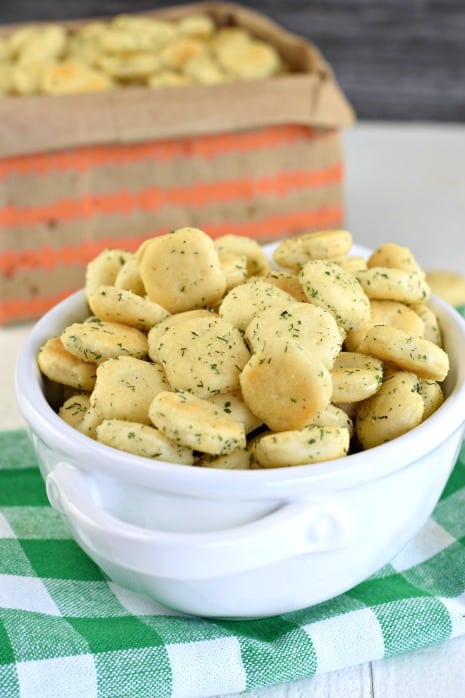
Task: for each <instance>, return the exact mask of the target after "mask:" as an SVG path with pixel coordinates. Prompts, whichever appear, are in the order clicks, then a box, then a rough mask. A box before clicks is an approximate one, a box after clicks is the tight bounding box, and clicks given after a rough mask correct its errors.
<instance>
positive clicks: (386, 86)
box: [0, 0, 465, 122]
mask: <svg viewBox="0 0 465 698" xmlns="http://www.w3.org/2000/svg"><path fill="white" fill-rule="evenodd" d="M173 4H180V3H176V2H172V1H171V2H156V0H132V1H131V0H61V2H58V0H0V23H2V24H5V23H10V22H24V21H26V22H27V21H34V20H55V19H56V20H59V19H66V18H78V17H93V16H105V15H112V14H115V13H118V12H129V11H143V10H147V9H154V8H157V7H162V6H166V5H173ZM242 4H245V5H249V6H250V7H253V8H254V9H257V10H260V11H262V12H264V13H266V14H267V15H269V16H270V17H272V18H274V19H275V20H277V21H278V22H279V23H280V24H282V25H283V26H284V27H286V28H287V29H289V30H291V31H295V32H297V33H299V34H302V35H304V36H306V37H308V38H309V39H311V40H312V41H313V42H314V43H315V44H316V45H317V46H318V47H319V48H320V50H321V51H322V52H323V54H324V55H325V57H326V58H327V60H328V61H329V62H330V63H331V64H332V66H333V68H334V70H335V73H336V76H337V78H338V80H339V82H340V84H341V86H342V88H343V89H344V91H345V93H346V94H347V96H348V97H349V99H350V100H351V102H352V104H353V106H354V107H355V109H356V111H357V114H358V117H359V118H361V119H375V120H401V121H405V120H408V121H413V120H417V121H448V122H461V121H465V1H464V0H318V1H315V2H312V1H311V0H310V1H309V0H268V1H267V0H261V1H259V2H247V0H245V2H243V3H242Z"/></svg>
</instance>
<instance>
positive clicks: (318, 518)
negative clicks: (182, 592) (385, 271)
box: [46, 463, 351, 580]
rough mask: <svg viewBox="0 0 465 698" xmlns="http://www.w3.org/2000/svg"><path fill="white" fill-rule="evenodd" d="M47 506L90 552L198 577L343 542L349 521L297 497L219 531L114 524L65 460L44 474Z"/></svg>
mask: <svg viewBox="0 0 465 698" xmlns="http://www.w3.org/2000/svg"><path fill="white" fill-rule="evenodd" d="M46 486H47V494H48V497H49V500H50V503H51V504H52V506H53V507H54V508H55V509H57V510H58V511H59V512H60V513H61V514H63V515H64V516H65V517H66V519H67V521H68V524H69V525H70V527H71V530H72V532H73V534H74V537H75V539H76V540H77V542H78V543H79V544H80V545H81V547H83V549H84V550H85V551H86V552H87V553H88V554H89V555H90V556H91V557H92V556H93V555H94V556H97V558H98V559H104V560H109V561H112V560H114V561H118V564H120V565H124V566H125V567H127V568H129V569H132V570H135V571H139V572H143V573H145V574H151V575H154V576H158V577H168V578H172V579H184V580H186V579H191V580H194V579H204V578H213V577H222V576H224V575H229V574H238V573H241V572H246V571H248V570H252V569H255V568H258V567H262V566H264V565H270V564H272V563H275V562H280V561H282V560H285V559H287V558H290V557H294V556H296V555H303V554H306V553H317V552H326V551H329V550H335V549H338V548H341V547H343V546H345V545H346V544H347V542H348V539H349V537H350V528H351V526H350V522H349V520H348V517H347V514H346V512H345V510H344V509H343V508H342V506H341V504H340V502H338V501H337V500H335V499H332V500H327V501H324V502H323V503H321V502H318V503H316V502H314V501H310V500H299V501H297V502H289V503H286V504H284V505H281V506H279V508H278V509H276V510H275V511H273V512H272V513H270V514H267V515H266V516H264V517H263V518H261V519H258V520H256V521H253V522H251V523H247V524H243V525H240V526H236V527H234V528H230V529H227V530H221V531H212V532H206V533H203V532H202V533H178V532H169V531H159V530H154V529H149V528H144V527H142V526H135V525H133V524H130V523H127V522H125V521H122V520H120V519H118V518H116V517H115V516H113V515H112V514H109V513H108V512H107V511H106V510H105V509H104V508H102V507H101V506H100V504H98V503H97V501H96V498H95V497H94V496H92V478H91V477H90V476H89V475H87V474H85V473H84V472H83V471H81V470H80V469H79V468H76V467H74V466H72V465H70V464H67V463H60V464H59V465H57V466H56V467H55V468H54V470H53V472H51V473H50V474H49V475H48V476H47V482H46Z"/></svg>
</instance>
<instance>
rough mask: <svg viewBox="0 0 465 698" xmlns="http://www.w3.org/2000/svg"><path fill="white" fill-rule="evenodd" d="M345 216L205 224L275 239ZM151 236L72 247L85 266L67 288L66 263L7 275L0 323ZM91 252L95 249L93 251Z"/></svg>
mask: <svg viewBox="0 0 465 698" xmlns="http://www.w3.org/2000/svg"><path fill="white" fill-rule="evenodd" d="M342 218H343V210H342V209H341V208H334V209H330V208H329V207H324V208H322V209H321V210H318V211H316V212H314V211H304V212H297V213H294V214H288V215H287V216H274V217H271V218H269V219H265V220H263V221H258V222H255V223H254V224H250V223H245V224H242V225H238V224H229V223H222V224H217V225H215V224H213V225H208V224H207V225H205V226H204V230H205V231H206V232H207V233H209V234H210V235H212V237H215V236H218V235H226V234H243V235H247V236H250V237H254V236H255V237H256V238H259V237H260V236H263V237H265V238H266V239H267V240H270V239H272V237H273V232H274V231H275V230H276V229H277V232H276V234H275V238H278V237H281V235H282V231H283V228H284V227H285V225H287V229H288V230H291V231H292V228H293V226H296V227H297V228H298V229H301V228H302V227H305V226H308V227H313V228H315V227H320V228H331V227H337V226H338V225H340V224H341V221H342ZM160 232H168V230H165V231H157V233H160ZM147 237H150V235H147V236H144V237H142V238H140V239H138V238H133V237H131V238H130V239H126V240H125V239H118V238H111V239H106V240H101V241H99V242H95V244H94V245H93V246H92V248H91V249H90V248H89V246H86V248H85V253H84V254H83V255H82V256H81V252H80V249H79V246H78V247H77V248H76V249H75V250H72V251H68V252H69V253H70V254H71V255H72V256H73V257H74V258H77V259H78V261H81V263H82V266H81V267H80V270H81V283H79V284H76V285H75V286H74V287H72V288H67V289H66V290H65V291H62V290H59V291H56V292H54V289H53V285H54V282H55V281H57V279H58V281H57V285H58V286H59V288H60V289H62V288H63V281H64V280H63V276H64V275H67V274H66V270H67V267H66V266H55V267H53V268H52V269H46V270H44V269H35V270H34V271H31V270H28V269H26V270H23V271H22V272H20V273H17V274H15V276H12V277H10V278H9V281H10V283H8V279H3V283H1V282H0V288H1V286H2V285H4V286H5V285H8V286H9V288H8V291H9V293H8V297H6V294H5V293H3V292H0V324H5V323H8V322H12V321H19V320H28V319H32V318H35V317H37V316H38V315H40V314H42V313H43V312H45V311H46V310H48V309H49V308H51V307H52V306H53V305H54V304H55V303H56V302H57V300H56V299H57V298H58V299H62V298H64V297H66V296H67V295H69V294H70V293H72V292H73V291H75V290H77V288H79V287H80V286H81V285H82V283H83V279H84V265H85V264H86V262H87V261H90V259H92V258H93V257H94V256H95V255H96V254H98V253H99V252H101V251H102V250H104V249H106V248H107V247H117V248H123V249H127V250H129V251H135V249H137V247H138V245H139V244H140V243H141V242H143V241H144V240H145V239H147ZM90 252H92V253H91V254H90ZM46 255H47V256H50V250H47V251H46ZM51 261H54V260H53V257H52V258H51ZM35 275H36V277H35ZM55 277H57V278H55ZM68 281H69V280H68ZM31 286H34V288H35V289H36V292H37V294H40V295H31V294H30V287H31ZM42 286H46V287H47V288H48V289H50V288H51V290H49V291H48V294H49V295H45V292H43V293H42V292H41V288H42ZM24 293H26V296H23V294H24ZM13 294H14V295H13ZM47 298H48V300H47Z"/></svg>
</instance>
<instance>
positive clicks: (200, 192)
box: [0, 164, 342, 228]
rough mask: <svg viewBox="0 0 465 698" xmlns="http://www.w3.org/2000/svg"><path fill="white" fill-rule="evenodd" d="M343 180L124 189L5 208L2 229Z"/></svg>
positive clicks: (280, 177) (303, 177)
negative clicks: (27, 206) (162, 188)
mask: <svg viewBox="0 0 465 698" xmlns="http://www.w3.org/2000/svg"><path fill="white" fill-rule="evenodd" d="M341 179H342V165H341V164H338V165H336V166H334V167H330V168H327V169H326V170H317V171H315V170H312V171H300V172H280V173H277V174H274V175H272V176H271V177H264V178H262V179H260V180H251V179H242V180H230V181H222V182H221V181H220V182H215V183H210V184H207V183H204V182H199V183H197V184H194V185H192V186H190V187H172V188H170V189H166V190H164V191H160V189H159V187H149V188H147V189H144V190H142V191H137V192H130V191H128V190H127V189H126V190H125V189H122V190H120V191H118V192H114V193H112V194H103V195H101V196H93V195H90V194H88V195H87V194H86V195H83V196H81V197H80V198H79V199H76V200H72V199H62V200H61V201H56V202H54V203H52V204H49V205H48V206H42V207H36V206H30V207H29V208H27V209H24V208H16V207H15V206H5V207H4V208H3V209H0V225H4V226H7V227H9V228H13V227H14V226H19V225H31V226H32V225H35V224H36V223H39V222H41V221H44V220H48V219H50V218H53V219H55V220H61V221H67V220H71V219H73V218H76V217H79V218H83V219H85V220H87V219H89V218H93V217H94V216H96V215H97V214H99V213H105V214H111V213H119V214H121V215H127V214H128V213H130V212H131V211H132V210H134V209H142V210H146V211H157V210H158V209H159V208H160V207H162V206H170V205H171V206H182V207H183V206H192V207H203V206H205V205H206V204H207V203H208V202H209V201H223V202H225V201H234V200H236V199H239V200H248V201H253V200H254V199H255V198H256V197H257V196H269V195H275V196H281V197H284V196H286V194H287V193H288V192H291V191H294V190H295V189H306V188H312V187H318V186H322V185H328V184H334V183H335V182H339V181H341Z"/></svg>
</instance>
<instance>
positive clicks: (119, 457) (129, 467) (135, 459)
mask: <svg viewBox="0 0 465 698" xmlns="http://www.w3.org/2000/svg"><path fill="white" fill-rule="evenodd" d="M273 246H274V245H273ZM273 246H270V247H273ZM359 249H361V248H360V247H359V246H358V247H357V250H359ZM362 249H363V248H362ZM431 307H432V308H433V309H434V310H435V312H437V313H438V314H439V315H440V319H441V324H442V326H443V329H445V330H446V332H445V334H446V336H447V340H448V341H447V343H448V344H451V345H454V349H453V352H454V353H455V355H456V357H457V358H456V361H455V365H454V366H453V368H452V369H451V370H453V371H454V373H455V376H453V377H452V378H451V379H452V380H454V386H453V388H452V390H451V392H450V394H449V395H448V397H447V398H446V400H445V401H444V403H443V405H441V407H439V409H438V410H436V411H435V412H434V413H433V414H432V415H431V416H430V417H428V418H427V419H426V420H425V421H424V422H422V423H421V424H419V425H418V426H417V427H415V428H414V429H412V430H411V431H410V432H407V433H406V434H404V435H402V436H399V437H397V438H396V439H393V440H392V441H390V442H388V443H385V444H382V445H380V446H376V447H374V448H371V449H367V450H366V451H361V452H358V453H354V454H351V455H348V456H345V457H344V458H339V459H334V460H331V461H325V462H322V463H317V464H307V465H296V466H288V467H280V468H269V469H262V470H246V471H244V470H227V469H215V468H196V467H192V466H186V465H181V464H174V463H167V462H164V461H157V460H152V459H149V458H144V457H142V456H136V455H133V454H129V453H125V452H123V451H120V450H118V449H115V448H112V447H110V446H106V445H105V444H100V443H98V442H97V441H95V440H93V439H91V438H89V437H87V436H85V435H84V434H81V433H80V432H79V431H77V430H76V429H74V428H73V427H71V426H70V425H68V424H66V422H64V421H63V420H62V419H61V418H60V417H59V416H58V415H57V414H56V412H55V411H54V410H53V408H52V407H51V406H50V405H49V404H48V402H47V401H46V399H45V396H44V394H43V390H42V378H41V375H40V371H39V368H38V366H37V361H36V356H37V352H38V350H39V347H40V346H41V345H42V344H43V343H44V341H46V340H47V339H49V338H50V337H51V336H53V331H55V334H56V329H57V328H58V327H59V328H64V327H65V326H66V324H69V323H70V322H73V321H75V320H76V319H77V317H79V315H81V316H83V314H84V313H85V310H86V308H87V304H86V300H85V291H84V289H81V290H80V291H77V292H75V293H73V294H72V295H70V296H69V297H68V298H66V299H65V300H63V301H61V302H60V303H58V304H57V305H55V306H54V307H53V308H52V309H50V310H49V311H48V312H47V313H45V314H44V315H43V316H42V318H40V319H39V320H38V321H37V322H36V324H35V325H34V326H33V328H32V330H31V331H30V333H29V334H28V336H27V337H26V339H25V341H24V342H23V345H22V347H21V349H20V352H19V355H18V358H17V362H16V367H15V390H16V398H17V401H18V405H19V408H20V411H21V412H22V414H23V417H24V419H25V421H26V423H27V424H28V426H29V429H30V431H32V432H33V433H34V434H36V435H37V436H38V437H39V438H40V439H41V440H42V441H44V442H45V443H46V444H48V445H49V447H52V448H53V449H56V450H57V451H58V452H59V453H60V454H61V456H62V457H63V459H64V460H65V461H66V458H69V457H71V458H72V459H75V458H78V459H79V460H80V462H81V467H82V468H83V469H85V470H86V471H87V472H89V473H90V474H92V473H94V474H97V473H98V474H100V475H106V476H111V477H115V476H116V477H118V478H122V479H124V480H126V481H127V482H131V483H134V484H139V485H144V486H148V487H155V488H156V489H159V490H160V489H162V490H166V491H170V492H171V491H176V492H178V493H182V494H188V495H189V496H204V494H205V492H206V491H208V492H209V493H212V492H213V493H215V494H217V495H218V496H220V497H221V498H223V499H224V498H227V499H229V498H234V497H237V496H241V497H242V498H244V499H250V498H255V497H256V496H261V495H264V494H265V493H266V494H267V495H268V496H271V497H274V496H276V497H282V496H300V497H301V496H302V486H303V485H304V484H307V483H311V491H312V494H313V493H316V492H318V491H329V490H331V491H334V490H335V488H336V489H346V488H350V487H354V486H356V485H358V484H360V483H363V482H367V481H369V480H373V473H374V464H375V466H376V471H375V472H376V478H375V479H381V478H383V477H386V476H387V475H389V474H390V473H392V472H395V471H397V470H400V469H402V468H404V467H408V466H409V465H410V464H411V463H413V462H415V461H417V460H419V459H420V458H422V457H423V456H425V455H426V454H427V453H429V452H430V451H433V450H434V449H436V448H437V447H439V446H440V445H441V444H442V443H443V442H444V441H445V440H446V439H448V438H449V437H451V436H452V435H453V434H454V432H456V431H457V430H458V429H461V428H462V429H463V428H464V427H465V320H464V319H463V318H462V317H461V315H460V314H459V313H458V312H457V311H456V310H455V309H454V308H453V307H452V306H450V305H449V304H447V303H446V302H445V301H442V300H441V299H439V298H437V297H436V296H432V297H431ZM87 311H88V308H87ZM52 328H54V329H53V330H52ZM460 346H461V347H462V351H459V347H460ZM451 379H450V380H451ZM86 461H87V462H86Z"/></svg>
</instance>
